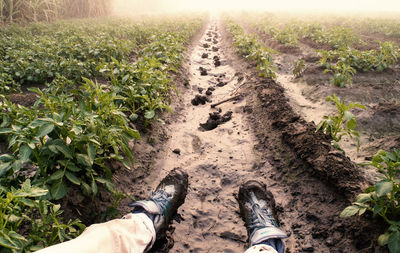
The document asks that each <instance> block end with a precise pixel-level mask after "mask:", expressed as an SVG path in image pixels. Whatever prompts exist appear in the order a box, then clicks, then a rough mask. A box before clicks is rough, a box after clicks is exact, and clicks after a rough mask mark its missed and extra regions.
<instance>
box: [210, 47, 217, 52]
mask: <svg viewBox="0 0 400 253" xmlns="http://www.w3.org/2000/svg"><path fill="white" fill-rule="evenodd" d="M211 50H212V51H214V52H217V51H218V50H219V47H214V46H213V47H212V48H211Z"/></svg>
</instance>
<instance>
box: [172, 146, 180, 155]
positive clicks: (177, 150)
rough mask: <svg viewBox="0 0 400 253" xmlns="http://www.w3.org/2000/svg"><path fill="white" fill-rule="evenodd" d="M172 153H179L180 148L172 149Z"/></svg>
mask: <svg viewBox="0 0 400 253" xmlns="http://www.w3.org/2000/svg"><path fill="white" fill-rule="evenodd" d="M172 152H173V153H175V154H177V155H180V154H181V150H180V149H179V148H176V149H174V150H172Z"/></svg>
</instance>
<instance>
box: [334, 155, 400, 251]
mask: <svg viewBox="0 0 400 253" xmlns="http://www.w3.org/2000/svg"><path fill="white" fill-rule="evenodd" d="M367 165H371V166H374V167H375V168H377V169H378V171H379V172H380V173H381V175H380V180H379V181H378V182H376V183H375V185H373V186H370V187H368V188H367V189H366V190H365V192H364V193H361V194H359V195H358V196H357V198H356V201H355V202H353V204H352V205H351V206H348V207H346V208H345V209H344V210H343V211H342V213H341V214H340V217H342V218H343V217H349V216H353V215H355V214H357V213H358V215H363V214H364V213H365V212H367V211H368V212H370V213H372V215H373V217H377V216H379V217H381V218H382V219H383V220H384V221H385V222H386V223H387V224H388V225H389V228H388V229H387V231H386V232H385V233H384V234H382V235H380V236H379V238H378V243H379V244H380V245H381V246H384V245H388V247H389V250H390V252H392V253H397V252H400V204H399V203H400V181H399V180H400V177H399V175H400V151H399V150H397V149H395V150H394V151H393V152H387V151H384V150H380V151H379V152H378V153H376V154H375V155H374V157H373V159H372V161H371V162H370V163H368V164H367Z"/></svg>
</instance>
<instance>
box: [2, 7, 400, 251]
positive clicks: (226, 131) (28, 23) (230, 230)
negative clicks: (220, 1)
mask: <svg viewBox="0 0 400 253" xmlns="http://www.w3.org/2000/svg"><path fill="white" fill-rule="evenodd" d="M39 2H40V1H38V2H35V1H1V0H0V252H1V253H3V252H33V251H36V250H39V249H41V248H44V247H48V246H51V245H54V244H57V243H60V242H64V241H67V240H71V239H73V238H76V237H77V236H79V235H80V234H81V233H82V232H83V231H84V229H85V228H86V227H87V226H90V225H91V224H94V223H98V222H105V221H108V220H111V219H115V218H120V217H122V216H123V215H124V214H126V213H128V212H130V211H131V210H130V208H129V207H128V204H129V203H131V202H132V201H134V200H138V199H144V198H147V196H149V194H150V193H151V191H152V190H154V188H155V187H156V186H157V184H158V182H159V181H160V180H161V179H162V178H163V177H164V176H165V175H166V174H167V173H168V172H169V171H171V170H172V169H173V168H175V167H181V168H182V169H184V170H185V171H186V172H187V173H188V174H189V190H188V194H187V197H186V201H185V203H184V204H183V205H182V207H181V208H180V209H179V210H178V214H179V215H178V216H177V217H175V220H174V221H173V223H172V225H171V226H170V227H169V228H168V230H167V233H166V235H165V236H163V237H162V238H161V239H158V241H157V242H156V244H155V246H154V247H153V249H152V250H151V252H244V251H245V249H246V246H247V243H246V241H247V233H246V230H245V227H244V223H243V221H242V220H241V218H240V216H239V212H238V205H237V201H236V196H237V192H238V189H239V186H240V185H241V184H242V183H244V182H245V181H246V180H250V179H256V180H259V181H261V182H263V183H264V184H266V185H267V188H268V191H269V193H270V195H271V196H272V199H273V201H272V205H273V206H272V209H273V212H274V214H275V216H276V218H277V221H278V223H279V225H280V227H281V228H282V230H283V231H284V232H285V233H286V234H287V235H288V239H285V241H284V242H285V246H286V252H392V253H394V252H400V217H399V214H400V204H399V201H400V182H399V174H400V171H399V170H400V146H399V143H400V104H399V99H400V64H399V61H400V19H399V18H397V17H396V16H394V17H390V16H388V17H385V18H383V17H366V16H345V15H326V16H319V15H317V14H314V15H303V14H289V13H278V12H277V13H272V12H257V13H255V12H254V13H253V12H241V13H240V14H237V15H234V14H232V13H224V14H222V13H221V14H219V15H216V14H212V15H210V14H208V13H192V14H179V15H178V14H168V15H167V14H159V15H151V16H150V15H146V16H137V17H132V18H118V17H103V16H104V15H106V14H107V10H106V8H107V6H108V5H107V1H93V2H90V3H91V4H92V5H90V6H89V5H88V6H86V7H85V8H83V7H82V6H83V5H78V4H77V5H73V4H72V3H73V1H70V2H68V1H65V2H64V4H66V5H68V6H71V8H75V9H74V10H75V11H71V10H70V12H68V13H67V12H66V11H64V12H62V11H60V10H63V8H64V7H62V5H60V3H61V2H62V1H61V2H58V1H43V3H41V4H42V5H40V6H39ZM83 2H84V1H82V3H83ZM11 3H14V4H17V3H18V4H17V5H15V6H14V5H11ZM34 3H36V4H37V6H36V5H34ZM75 3H77V2H75ZM35 6H36V7H37V8H35ZM45 7H46V8H45ZM79 8H80V9H79ZM64 9H65V8H64ZM78 10H79V11H78ZM97 16H99V17H97ZM63 18H69V19H63ZM189 235H190V236H189Z"/></svg>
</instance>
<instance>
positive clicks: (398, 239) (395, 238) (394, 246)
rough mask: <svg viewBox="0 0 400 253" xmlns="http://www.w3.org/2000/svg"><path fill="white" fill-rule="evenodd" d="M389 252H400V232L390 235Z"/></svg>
mask: <svg viewBox="0 0 400 253" xmlns="http://www.w3.org/2000/svg"><path fill="white" fill-rule="evenodd" d="M388 246H389V250H390V252H392V253H399V252H400V232H399V231H396V232H394V233H392V235H390V237H389V240H388Z"/></svg>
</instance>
